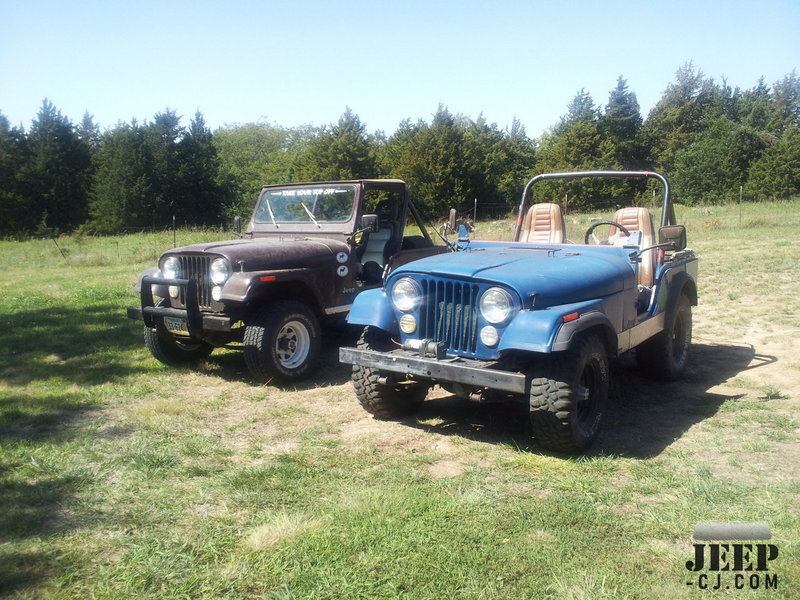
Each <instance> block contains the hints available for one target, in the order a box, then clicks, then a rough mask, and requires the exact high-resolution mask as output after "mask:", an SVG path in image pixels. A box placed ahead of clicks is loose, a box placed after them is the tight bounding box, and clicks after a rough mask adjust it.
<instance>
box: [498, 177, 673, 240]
mask: <svg viewBox="0 0 800 600" xmlns="http://www.w3.org/2000/svg"><path fill="white" fill-rule="evenodd" d="M587 177H607V178H617V179H623V178H626V177H634V178H635V177H644V178H653V179H657V180H658V181H660V182H661V185H662V186H663V188H664V204H663V206H662V208H661V227H667V226H668V225H675V208H674V207H673V205H672V192H671V188H670V185H669V181H667V178H666V177H664V176H663V175H661V174H660V173H656V172H654V171H569V172H566V173H542V174H541V175H536V176H535V177H534V178H533V179H531V180H530V181H528V183H527V184H525V189H524V190H523V192H522V200H521V201H520V203H519V212H518V214H517V222H516V224H515V225H514V238H513V239H514V240H515V241H516V240H518V239H519V234H520V231H521V228H522V219H523V217H524V216H525V203H526V200H527V198H528V193H529V192H530V189H531V188H532V187H533V185H534V184H535V183H538V182H539V181H546V180H552V179H583V178H587Z"/></svg>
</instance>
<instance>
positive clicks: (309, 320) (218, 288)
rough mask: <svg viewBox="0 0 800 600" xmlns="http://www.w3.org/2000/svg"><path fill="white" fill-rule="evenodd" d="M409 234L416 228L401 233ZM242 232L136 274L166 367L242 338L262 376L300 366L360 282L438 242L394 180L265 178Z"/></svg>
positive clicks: (132, 312)
mask: <svg viewBox="0 0 800 600" xmlns="http://www.w3.org/2000/svg"><path fill="white" fill-rule="evenodd" d="M404 233H412V235H404ZM239 235H240V237H241V239H235V240H229V241H222V242H214V243H207V244H196V245H193V246H185V247H183V248H174V249H172V250H169V251H167V252H165V253H164V254H163V255H162V256H161V258H160V259H159V261H158V267H153V268H151V269H148V270H146V271H145V272H144V273H142V274H141V276H140V277H139V282H138V283H137V286H136V289H137V291H138V292H139V293H140V296H141V307H129V308H128V317H130V318H132V319H139V320H142V321H144V339H145V344H146V345H147V347H148V349H149V350H150V352H151V353H152V354H153V356H154V357H155V358H156V359H158V360H159V361H161V362H163V363H165V364H168V365H179V364H186V363H190V362H193V361H197V360H199V359H202V358H205V357H207V356H208V355H209V354H210V353H211V351H212V350H213V349H214V348H215V347H222V346H224V347H226V348H241V349H243V350H244V358H245V362H246V363H247V367H248V368H249V370H250V372H251V373H252V375H253V376H254V377H255V378H256V379H258V380H259V381H269V380H272V379H273V378H275V379H279V380H284V381H286V380H293V379H299V378H302V377H304V376H307V375H308V374H309V373H310V372H311V370H312V369H313V367H314V361H315V359H316V357H317V355H318V353H319V349H320V330H321V327H323V326H326V325H329V324H341V323H343V322H344V319H345V317H346V316H347V313H348V311H349V310H350V306H351V305H352V303H353V299H354V298H355V296H356V294H358V293H359V292H360V291H362V290H365V289H369V288H373V287H380V285H381V283H382V280H383V277H384V275H385V274H386V273H388V272H389V271H391V270H392V269H393V268H394V267H396V266H399V265H401V264H403V263H406V262H409V261H411V260H415V259H417V258H421V257H423V256H429V255H431V254H435V253H438V252H443V251H447V250H448V247H447V246H443V245H439V246H436V245H434V242H433V239H432V238H431V236H430V235H429V234H428V232H427V230H426V228H425V226H424V223H423V221H422V219H420V216H419V213H418V212H417V210H416V209H415V207H414V205H413V204H412V203H411V201H410V199H409V194H408V189H407V187H406V185H405V183H403V182H402V181H399V180H392V179H376V180H359V181H336V182H321V183H303V184H291V185H280V186H265V187H264V188H263V190H262V191H261V195H260V197H259V200H258V203H257V204H256V207H255V210H254V211H253V216H252V218H251V219H250V222H249V223H248V225H247V228H246V230H245V232H244V234H241V233H240V234H239Z"/></svg>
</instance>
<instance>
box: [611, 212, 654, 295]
mask: <svg viewBox="0 0 800 600" xmlns="http://www.w3.org/2000/svg"><path fill="white" fill-rule="evenodd" d="M611 220H612V221H614V222H615V223H619V224H620V225H622V226H623V227H625V229H627V230H628V231H629V232H630V233H633V232H635V231H639V232H641V239H640V242H639V248H649V247H651V246H653V245H655V243H656V242H655V233H654V229H653V216H652V215H651V214H650V211H649V210H647V209H646V208H643V207H641V206H630V207H627V208H620V209H619V210H618V211H617V212H616V213H614V218H613V219H611ZM626 240H627V238H625V235H624V234H623V233H622V232H621V231H620V230H619V229H618V228H617V227H610V228H609V232H608V241H609V243H611V244H614V245H620V244H624V242H625V241H626ZM656 258H657V255H656V251H655V250H648V251H647V252H645V253H644V254H642V261H641V263H639V277H638V279H639V281H638V283H639V285H643V286H646V287H651V286H652V285H653V279H654V277H655V272H656Z"/></svg>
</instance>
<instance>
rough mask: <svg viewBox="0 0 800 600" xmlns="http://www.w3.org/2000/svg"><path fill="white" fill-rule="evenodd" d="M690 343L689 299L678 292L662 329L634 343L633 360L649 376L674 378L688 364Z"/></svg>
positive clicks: (661, 378)
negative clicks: (644, 340) (678, 294)
mask: <svg viewBox="0 0 800 600" xmlns="http://www.w3.org/2000/svg"><path fill="white" fill-rule="evenodd" d="M691 344H692V303H691V302H690V301H689V298H687V297H686V296H685V295H684V294H681V295H680V297H679V298H678V302H677V305H676V306H675V310H674V311H673V313H672V314H671V315H670V316H669V318H668V320H667V323H666V326H665V327H664V331H662V332H660V333H659V334H658V335H655V336H653V337H652V338H650V339H649V340H647V341H646V342H643V343H642V344H640V345H639V346H637V347H636V362H637V364H638V365H639V368H640V369H641V370H642V371H643V372H644V373H645V375H647V376H648V377H650V378H652V379H658V380H660V381H673V380H675V379H678V378H679V377H680V376H681V375H682V374H683V371H684V370H685V369H686V365H687V364H689V348H690V346H691Z"/></svg>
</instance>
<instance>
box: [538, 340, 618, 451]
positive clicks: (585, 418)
mask: <svg viewBox="0 0 800 600" xmlns="http://www.w3.org/2000/svg"><path fill="white" fill-rule="evenodd" d="M608 386H609V368H608V354H607V352H606V348H605V345H604V344H603V341H602V340H601V339H600V338H599V337H598V336H597V335H595V334H593V333H588V334H586V335H583V336H581V337H580V338H578V340H576V342H575V343H573V345H572V346H571V347H570V348H569V349H568V350H566V351H565V352H555V353H553V354H549V355H546V356H543V357H542V358H541V359H539V360H537V362H536V364H535V365H534V367H533V378H532V379H531V389H530V418H531V428H532V430H533V438H534V440H535V441H536V443H537V444H539V445H540V446H541V447H543V448H546V449H547V450H553V451H555V452H580V451H581V450H584V449H585V448H587V447H588V446H589V445H590V444H592V442H594V440H595V439H596V438H597V434H598V432H599V431H600V424H601V422H602V418H603V415H604V413H605V409H606V404H607V402H608Z"/></svg>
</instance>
